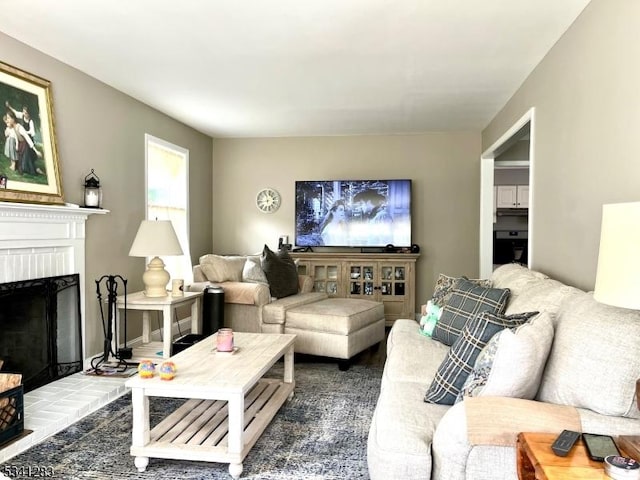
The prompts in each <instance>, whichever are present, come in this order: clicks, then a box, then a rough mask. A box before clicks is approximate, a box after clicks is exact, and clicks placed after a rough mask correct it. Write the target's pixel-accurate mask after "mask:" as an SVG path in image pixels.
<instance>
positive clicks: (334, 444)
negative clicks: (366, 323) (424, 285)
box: [0, 363, 382, 480]
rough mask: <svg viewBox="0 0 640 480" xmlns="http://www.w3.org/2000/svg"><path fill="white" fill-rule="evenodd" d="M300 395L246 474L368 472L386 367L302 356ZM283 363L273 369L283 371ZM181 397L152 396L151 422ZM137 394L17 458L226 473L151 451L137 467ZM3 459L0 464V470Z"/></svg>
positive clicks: (110, 468) (61, 464)
mask: <svg viewBox="0 0 640 480" xmlns="http://www.w3.org/2000/svg"><path fill="white" fill-rule="evenodd" d="M295 369H296V370H295V376H296V389H295V396H294V398H293V399H292V400H291V401H290V402H287V403H285V405H284V406H283V407H282V408H281V409H280V411H279V412H278V414H277V415H276V417H275V418H274V420H273V421H272V422H271V424H270V425H269V426H268V427H267V429H266V430H265V432H264V433H263V435H262V437H261V438H260V439H259V440H258V442H257V443H256V444H255V445H254V447H253V448H252V449H251V451H250V452H249V454H248V455H247V457H246V458H245V460H244V463H243V466H244V471H243V472H242V477H241V478H243V479H273V480H294V479H295V480H300V479H318V480H319V479H336V480H337V479H340V480H344V479H349V480H351V479H368V478H369V473H368V469H367V456H366V452H367V434H368V431H369V424H370V423H371V417H372V414H373V410H374V407H375V404H376V400H377V398H378V393H379V387H380V378H381V376H382V368H381V367H371V366H361V365H353V366H352V367H351V368H350V369H349V370H348V371H346V372H341V371H339V370H338V367H337V365H336V364H335V363H333V364H330V363H327V364H322V363H297V364H296V366H295ZM281 372H282V364H281V363H279V364H276V365H275V366H274V368H273V369H272V370H271V371H270V372H269V374H268V375H267V376H272V377H281ZM181 403H182V401H181V400H174V399H162V398H152V399H151V402H150V409H151V414H152V417H151V422H152V426H153V425H155V424H157V423H158V422H159V421H160V420H161V419H162V418H164V417H165V416H166V415H167V412H171V411H172V410H174V409H175V408H176V406H177V405H180V404H181ZM130 443H131V397H130V395H125V396H123V397H121V398H119V399H118V400H116V401H114V402H112V403H111V404H109V405H107V406H106V407H104V408H102V409H100V410H98V411H97V412H95V413H93V414H91V415H89V416H87V417H85V418H84V419H82V420H80V421H79V422H77V423H76V424H74V425H72V426H70V427H69V428H67V429H66V430H63V431H62V432H60V433H58V434H56V435H54V436H53V437H50V438H49V439H48V440H45V441H44V442H43V443H41V444H39V445H37V446H35V447H33V448H31V449H30V450H27V451H26V452H24V453H22V454H20V455H18V456H16V457H14V458H12V459H10V460H9V461H8V462H7V464H10V465H12V466H18V467H20V466H25V467H27V466H34V465H38V466H49V465H50V466H52V467H53V469H54V472H55V473H54V477H53V478H56V479H128V478H136V479H158V480H159V479H162V480H165V479H224V480H229V479H230V478H231V477H230V475H229V471H228V467H229V466H228V464H218V463H206V462H188V461H184V460H165V459H159V458H151V459H150V461H149V466H148V467H147V470H146V471H145V472H143V473H139V472H138V471H137V470H136V468H135V466H134V464H133V457H132V456H131V455H130V454H129V447H130ZM1 468H2V467H0V471H2V470H1Z"/></svg>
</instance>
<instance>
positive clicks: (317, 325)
mask: <svg viewBox="0 0 640 480" xmlns="http://www.w3.org/2000/svg"><path fill="white" fill-rule="evenodd" d="M265 251H266V254H267V255H268V256H270V257H271V259H272V260H273V261H274V262H275V263H276V264H278V263H279V262H280V260H284V263H285V265H284V267H283V269H284V270H290V271H289V274H287V275H285V277H290V276H291V275H292V276H293V277H292V278H288V279H287V278H284V280H283V278H280V279H277V278H274V275H273V269H271V270H269V271H267V272H265V271H263V269H262V267H263V266H264V265H265V262H264V257H265V253H263V255H262V256H260V255H238V256H220V255H214V254H209V255H204V256H202V257H201V258H200V261H199V264H198V265H196V266H194V269H193V274H194V280H195V282H194V283H193V284H192V285H190V286H189V290H191V291H202V290H203V289H204V288H206V287H207V286H209V285H217V286H220V287H222V289H223V290H224V296H225V306H224V316H225V325H226V326H227V327H231V328H233V329H234V330H236V331H239V332H253V333H288V334H294V335H296V343H295V351H296V352H297V353H304V354H310V355H317V356H325V357H331V358H336V359H339V360H340V361H339V366H340V369H342V370H345V369H347V368H349V365H350V362H349V361H350V359H352V358H353V357H354V356H355V355H356V354H358V353H360V352H361V351H363V350H365V349H367V348H369V347H376V348H377V345H378V344H379V343H381V342H382V341H383V340H384V338H385V317H384V306H383V304H382V303H381V302H373V301H370V300H363V299H351V298H330V297H329V296H328V295H327V294H326V293H322V292H313V291H312V289H313V279H312V278H311V277H309V276H306V275H298V274H297V267H296V266H295V264H294V262H293V260H292V259H291V257H289V255H288V254H287V253H286V252H279V253H278V254H275V253H274V252H270V251H267V247H265ZM277 257H283V258H277ZM289 262H290V265H286V264H288V263H289ZM289 267H291V268H289ZM275 273H276V274H278V273H281V272H280V271H279V267H278V268H276V271H275ZM268 276H269V277H271V278H267V277H268ZM276 277H277V275H276ZM287 283H288V284H289V285H288V288H287V289H284V290H283V289H282V285H283V284H287Z"/></svg>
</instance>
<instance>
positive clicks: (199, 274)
mask: <svg viewBox="0 0 640 480" xmlns="http://www.w3.org/2000/svg"><path fill="white" fill-rule="evenodd" d="M208 281H209V280H207V277H206V275H205V274H204V272H203V271H202V267H201V266H200V265H194V266H193V283H202V282H208ZM192 291H193V290H192ZM201 291H202V290H201Z"/></svg>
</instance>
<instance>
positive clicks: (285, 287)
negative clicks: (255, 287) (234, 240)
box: [261, 245, 298, 298]
mask: <svg viewBox="0 0 640 480" xmlns="http://www.w3.org/2000/svg"><path fill="white" fill-rule="evenodd" d="M261 264H262V270H264V273H265V275H266V276H267V280H269V289H270V290H271V296H272V297H276V298H283V297H288V296H289V295H295V294H296V293H298V268H297V267H296V264H295V262H294V261H293V259H292V258H291V256H290V255H289V252H287V251H286V250H284V249H283V250H279V251H278V253H274V252H273V251H271V249H270V248H269V247H268V246H266V245H265V246H264V250H263V251H262V257H261Z"/></svg>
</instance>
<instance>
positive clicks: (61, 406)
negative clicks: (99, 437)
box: [0, 373, 128, 463]
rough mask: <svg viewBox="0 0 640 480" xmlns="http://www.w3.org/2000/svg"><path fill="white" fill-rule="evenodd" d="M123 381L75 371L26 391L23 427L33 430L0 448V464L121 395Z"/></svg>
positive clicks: (122, 392)
mask: <svg viewBox="0 0 640 480" xmlns="http://www.w3.org/2000/svg"><path fill="white" fill-rule="evenodd" d="M126 381H127V379H126V378H113V377H96V376H90V375H84V374H82V373H76V374H73V375H70V376H68V377H65V378H63V379H61V380H57V381H55V382H53V383H50V384H48V385H45V386H44V387H41V388H38V389H36V390H33V391H31V392H29V393H26V394H25V395H24V428H25V429H28V430H33V433H31V434H29V435H26V436H25V437H23V438H21V439H20V440H18V441H16V442H14V443H12V444H10V445H9V446H6V447H5V448H3V449H0V463H3V462H6V461H7V460H9V459H10V458H11V457H14V456H15V455H17V454H19V453H21V452H23V451H25V450H27V449H28V448H30V447H31V446H33V445H35V444H37V443H39V442H41V441H42V440H44V439H45V438H47V437H49V436H51V435H53V434H54V433H56V432H59V431H60V430H63V429H65V428H66V427H68V426H69V425H71V424H73V423H75V422H77V421H78V420H80V419H81V418H82V417H84V416H86V415H88V414H89V413H91V412H93V411H95V410H98V409H99V408H100V407H103V406H104V405H106V404H107V403H109V402H112V401H113V400H115V399H116V398H118V397H120V396H121V395H124V394H125V393H127V391H128V389H127V388H126V387H125V386H124V383H125V382H126Z"/></svg>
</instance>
